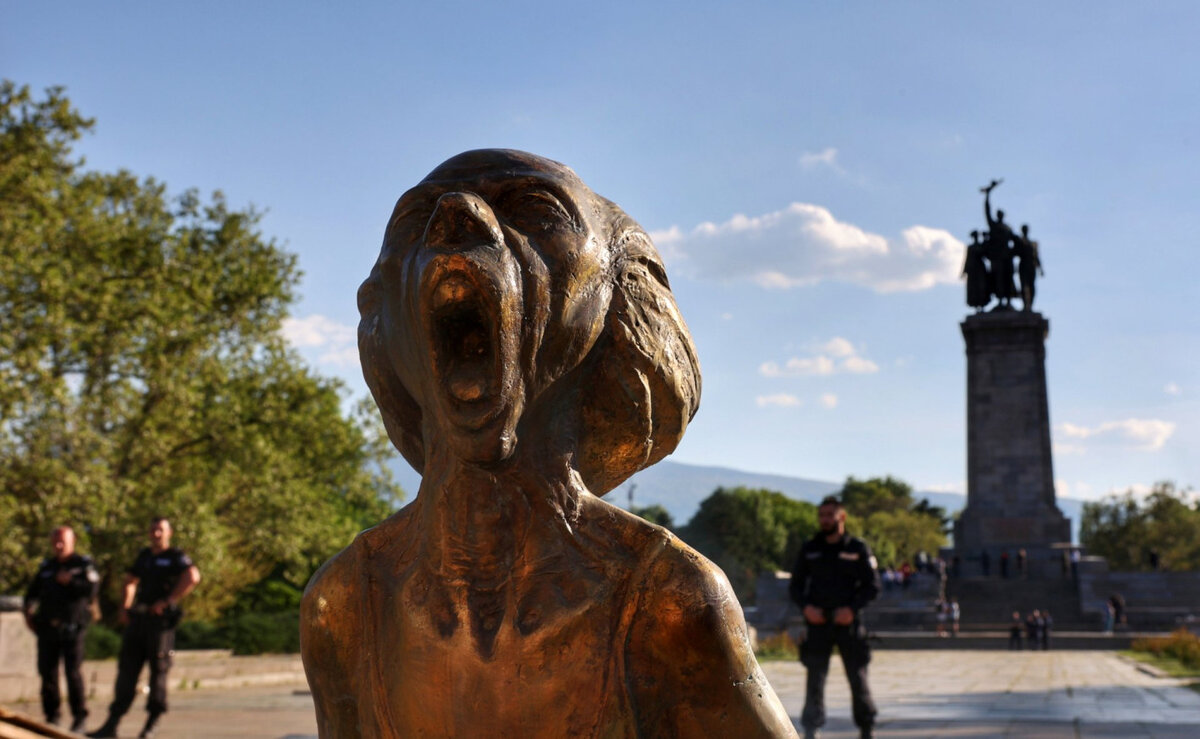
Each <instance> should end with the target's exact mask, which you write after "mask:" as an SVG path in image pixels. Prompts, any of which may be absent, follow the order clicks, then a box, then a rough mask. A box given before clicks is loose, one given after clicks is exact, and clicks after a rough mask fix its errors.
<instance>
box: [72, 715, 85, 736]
mask: <svg viewBox="0 0 1200 739" xmlns="http://www.w3.org/2000/svg"><path fill="white" fill-rule="evenodd" d="M85 724H87V714H86V713H81V714H79V715H78V716H76V717H75V718H74V720H72V721H71V733H72V734H78V733H79V732H81V731H83V727H84V725H85Z"/></svg>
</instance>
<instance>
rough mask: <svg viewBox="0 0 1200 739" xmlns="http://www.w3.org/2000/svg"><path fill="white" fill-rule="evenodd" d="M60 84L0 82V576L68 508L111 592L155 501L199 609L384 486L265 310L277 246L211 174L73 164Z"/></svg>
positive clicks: (334, 403) (383, 452) (339, 394)
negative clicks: (155, 174) (180, 175)
mask: <svg viewBox="0 0 1200 739" xmlns="http://www.w3.org/2000/svg"><path fill="white" fill-rule="evenodd" d="M91 126H92V121H91V120H89V119H87V118H84V117H83V116H82V115H80V114H79V113H78V112H77V111H76V110H75V109H74V108H72V107H71V105H70V102H69V101H68V99H67V98H66V97H65V95H64V94H63V91H62V90H61V89H60V88H52V89H50V90H48V91H47V92H46V96H45V97H44V98H42V99H35V98H34V96H32V95H31V94H30V92H29V89H28V88H27V87H17V86H16V85H14V84H13V83H11V82H4V83H3V84H2V85H0V264H2V265H3V268H2V269H0V322H2V325H3V330H0V531H3V532H4V533H5V535H4V537H0V590H7V591H13V590H16V589H18V588H20V586H21V584H22V581H23V580H24V578H25V577H26V576H27V575H28V573H29V571H30V568H31V566H32V564H31V563H32V562H33V561H35V560H36V558H38V557H40V556H42V555H43V554H44V552H45V547H46V544H45V540H46V535H47V532H48V531H49V530H50V528H51V527H53V526H55V525H58V524H62V523H69V524H72V525H74V526H75V528H76V530H77V532H78V534H79V538H80V548H81V549H82V550H83V551H88V552H91V553H93V554H94V555H95V556H96V558H97V560H98V563H99V565H100V568H101V571H102V572H103V574H104V577H105V581H106V593H107V594H108V595H109V597H112V596H113V595H115V590H116V585H117V582H118V581H119V579H120V573H121V571H122V569H123V568H124V566H125V565H126V564H127V563H128V562H130V561H132V559H133V556H134V554H135V553H136V552H137V550H138V549H139V548H140V547H142V546H144V545H145V535H144V532H145V530H146V528H147V527H148V524H149V520H150V518H151V517H152V516H153V515H167V516H170V517H171V518H172V521H173V523H174V526H175V530H176V540H177V541H178V543H179V544H180V545H181V546H184V547H185V548H186V549H188V551H189V552H191V553H192V555H193V557H194V558H195V559H196V560H197V562H198V564H199V565H200V568H201V570H202V571H203V572H204V574H205V578H204V581H203V583H202V584H201V586H200V589H199V590H198V592H197V594H196V595H195V596H193V597H192V599H190V605H191V610H192V611H193V612H194V613H196V614H197V615H209V616H211V615H214V614H215V613H217V612H218V611H219V610H220V609H221V608H222V607H224V606H225V605H226V604H228V603H229V602H231V600H232V598H233V595H234V593H236V592H237V591H238V589H240V588H241V587H243V586H245V585H247V584H249V583H253V582H257V581H259V580H261V579H263V578H264V577H265V576H266V575H267V574H268V573H271V572H272V571H274V570H275V569H276V568H277V567H278V566H280V565H282V566H283V568H284V572H286V573H287V577H288V578H289V579H290V580H291V581H292V582H293V583H294V584H297V585H302V584H303V582H304V581H305V579H306V578H307V577H308V575H309V574H310V573H311V571H312V570H313V568H314V567H315V566H316V565H317V564H319V563H320V562H321V561H323V560H324V559H325V558H327V557H328V556H329V555H331V554H332V553H333V552H335V551H337V550H338V549H339V548H341V547H343V546H345V544H346V543H348V541H349V540H350V539H351V537H352V536H353V535H354V534H355V533H356V532H357V531H358V530H360V529H362V528H363V527H365V526H367V525H370V524H372V523H374V522H376V521H377V520H379V519H380V518H381V517H383V516H384V515H386V514H387V512H388V511H389V510H391V508H392V507H393V506H394V504H395V502H397V501H398V500H399V497H400V495H401V492H400V490H399V489H398V488H397V487H396V486H395V484H394V483H393V481H392V479H391V477H390V475H389V473H388V472H387V469H386V467H385V466H384V465H383V462H384V460H385V458H386V457H387V456H388V455H389V454H390V453H391V452H390V449H389V447H388V446H387V443H386V440H385V438H384V436H383V434H382V433H381V424H380V423H379V422H378V419H377V415H376V414H375V413H374V412H373V410H368V409H367V408H366V407H364V406H361V405H360V406H359V407H358V408H356V409H355V410H354V412H353V413H350V414H347V413H346V412H344V410H343V395H344V389H343V388H342V386H341V385H340V384H339V383H338V382H337V381H334V380H329V379H324V378H321V377H318V376H315V375H314V374H312V373H311V371H310V370H308V369H307V368H306V367H305V366H304V365H303V363H302V362H301V361H300V359H299V357H298V356H297V355H296V354H295V353H294V352H292V351H291V350H290V349H289V348H288V347H287V346H286V345H285V343H284V341H283V340H282V338H281V336H280V333H279V328H280V324H281V321H282V320H283V318H284V317H285V316H286V315H287V309H288V306H289V305H290V304H291V302H292V300H293V297H294V293H293V291H294V288H295V285H296V282H297V280H298V279H299V272H298V270H297V268H296V260H295V257H294V256H292V255H290V254H288V253H286V252H285V251H283V250H282V249H280V248H279V247H278V245H277V244H276V243H275V242H274V241H272V240H270V239H268V238H265V237H264V236H263V235H262V234H261V233H260V232H259V230H258V227H257V224H258V220H259V214H258V213H257V212H255V211H254V210H253V209H248V210H235V209H231V208H230V207H229V206H228V205H227V204H226V202H225V200H224V198H223V197H222V196H221V195H220V193H216V194H214V195H213V197H212V198H211V200H209V201H208V202H203V201H202V200H201V198H200V197H198V196H197V194H196V193H195V192H185V193H184V194H183V195H182V196H180V197H177V198H174V199H169V198H168V197H167V195H166V191H165V188H164V187H163V185H161V184H159V183H157V182H155V181H154V180H153V179H144V180H139V179H138V178H136V177H135V176H133V175H132V174H130V173H128V172H125V171H119V172H115V173H101V172H92V171H85V170H84V169H83V162H82V160H78V159H75V158H73V153H72V148H71V147H72V144H73V142H75V141H76V140H77V139H78V138H79V137H80V136H81V135H82V134H83V133H84V132H86V131H88V130H89V129H90V128H91Z"/></svg>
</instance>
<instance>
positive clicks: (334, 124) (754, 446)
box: [0, 2, 1200, 497]
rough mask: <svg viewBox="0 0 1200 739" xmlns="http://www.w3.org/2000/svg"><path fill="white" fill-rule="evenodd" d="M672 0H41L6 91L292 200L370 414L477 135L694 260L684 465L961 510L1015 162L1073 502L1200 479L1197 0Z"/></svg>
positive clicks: (319, 362) (292, 244) (288, 215)
mask: <svg viewBox="0 0 1200 739" xmlns="http://www.w3.org/2000/svg"><path fill="white" fill-rule="evenodd" d="M646 6H647V4H645V3H636V4H635V3H606V4H600V3H592V4H586V5H584V4H570V3H561V2H558V3H523V2H516V3H506V4H499V3H489V4H484V3H479V4H477V5H472V4H466V3H456V4H451V3H412V4H409V5H408V6H405V5H401V4H397V3H376V4H371V3H359V4H356V5H355V6H353V7H352V8H350V9H345V8H334V7H333V5H332V4H327V5H321V4H304V3H288V4H284V3H206V4H203V5H200V4H195V5H190V6H181V5H176V4H151V3H125V4H120V5H95V4H92V5H82V4H60V3H51V2H41V3H22V4H16V3H14V4H9V5H8V6H7V7H6V13H5V16H6V21H5V23H3V24H0V75H3V76H4V77H8V78H11V79H13V80H15V81H17V82H19V83H27V84H30V85H32V86H34V87H35V88H41V87H45V86H48V85H52V84H61V85H65V86H66V87H67V89H68V93H69V95H70V96H71V98H72V99H73V100H74V101H75V103H76V104H77V105H78V106H79V107H80V108H81V109H82V110H83V111H84V112H85V113H86V114H88V115H92V116H95V117H96V118H97V121H98V125H97V128H96V131H95V134H94V135H92V136H89V137H88V138H87V139H86V140H84V141H83V142H82V144H81V146H80V151H81V152H82V153H84V154H85V155H86V156H87V158H88V164H89V166H92V167H95V168H98V169H104V170H112V169H116V168H119V167H124V168H128V169H130V170H132V171H134V172H137V173H139V174H144V175H153V176H155V177H157V178H159V179H161V180H163V181H165V182H166V183H167V184H168V186H169V187H170V188H171V190H172V191H174V192H179V191H181V190H183V189H185V188H188V187H197V188H199V189H200V190H202V191H211V190H214V189H221V190H223V191H224V192H225V193H226V194H227V196H228V197H229V199H230V201H231V202H232V203H233V204H236V205H246V204H251V203H253V204H254V205H256V206H258V207H261V208H265V209H267V216H266V218H265V219H264V221H263V228H264V231H265V232H266V233H267V234H269V235H271V236H273V237H275V238H277V239H278V240H279V241H280V242H281V243H283V244H285V245H286V246H287V248H289V249H290V250H292V251H294V252H296V253H297V254H299V256H300V265H301V267H302V269H303V270H304V271H305V273H306V274H305V277H304V281H303V283H302V286H301V293H302V299H301V300H300V302H299V303H298V305H297V306H296V310H295V316H294V318H295V322H294V323H292V324H289V327H288V331H289V336H291V337H292V339H293V340H294V341H295V342H296V344H297V345H298V347H299V348H300V350H301V352H302V353H303V354H304V356H305V357H306V358H307V359H308V360H309V361H310V362H311V363H313V365H314V366H315V367H316V368H317V369H318V370H319V371H321V372H324V373H327V374H336V375H339V376H342V377H345V378H346V379H347V381H348V383H349V384H350V386H351V388H352V389H353V392H355V393H362V392H365V388H364V385H363V383H362V381H361V379H360V377H359V374H358V367H357V363H356V361H357V360H356V358H355V352H354V349H353V330H352V327H353V326H354V325H355V323H356V322H357V314H356V310H355V305H354V294H355V289H356V288H357V285H358V283H359V282H360V281H361V280H362V278H363V277H365V276H366V274H367V271H368V270H369V269H370V266H371V264H372V263H373V261H374V259H375V257H376V255H377V252H378V247H379V243H380V239H381V236H382V232H383V226H384V223H385V220H386V218H387V216H388V214H389V213H390V210H391V207H392V205H393V203H394V202H395V200H396V198H397V197H399V195H400V194H401V193H402V192H403V191H404V190H405V189H407V188H408V187H410V186H411V185H413V184H415V183H416V182H417V181H418V180H419V179H420V178H421V177H423V176H424V174H425V173H426V172H428V171H429V170H430V169H432V168H433V167H434V166H435V165H437V164H438V163H439V162H441V161H442V160H444V159H446V158H447V157H449V156H451V155H453V154H456V153H458V152H460V151H463V150H466V149H472V148H479V147H488V146H501V147H510V148H519V149H526V150H528V151H532V152H535V153H538V154H542V155H544V156H549V157H551V158H554V159H557V160H559V161H562V162H564V163H566V164H568V165H569V166H571V167H572V168H574V169H575V171H576V172H578V173H579V174H580V176H581V177H582V178H583V179H584V181H585V182H587V183H588V184H589V185H591V186H592V188H593V189H595V190H596V191H597V192H599V193H601V194H602V195H605V196H606V197H608V198H610V199H612V200H614V201H616V202H617V203H618V204H620V205H621V206H623V207H624V208H625V210H626V211H627V212H629V213H630V214H631V215H632V216H633V217H634V218H636V219H637V220H638V221H639V222H640V223H641V224H642V225H643V226H645V227H646V228H647V229H648V230H650V231H651V232H652V233H653V234H654V235H655V236H656V239H657V241H658V243H659V246H660V250H661V251H662V252H663V253H664V256H665V257H666V259H667V264H668V271H669V273H670V275H671V278H672V284H673V286H674V287H675V291H676V297H677V299H678V301H679V304H680V307H681V310H682V311H683V314H684V316H685V318H686V319H687V321H688V323H689V325H690V327H691V329H692V333H693V336H694V338H695V340H696V344H697V347H698V349H699V352H700V360H701V364H702V366H703V370H704V383H705V384H704V397H703V400H702V403H701V409H700V413H699V415H698V416H697V417H696V420H695V421H694V423H693V425H692V427H691V428H690V429H689V432H688V436H687V438H686V439H685V440H684V442H683V444H682V445H681V447H680V448H679V450H678V452H677V453H676V458H677V459H679V460H680V461H684V462H693V463H702V464H720V465H726V466H731V467H738V468H742V469H747V470H752V471H760V472H773V473H782V474H791V475H798V476H804V477H814V478H819V479H831V480H837V479H841V478H842V477H844V476H846V475H850V474H853V475H857V476H866V475H875V474H893V475H897V476H900V477H902V478H904V479H906V480H908V481H910V482H912V483H913V484H914V485H916V486H917V487H919V488H926V489H942V490H960V491H961V490H963V488H964V486H965V482H964V480H965V465H966V460H965V446H966V445H965V409H964V395H965V358H964V354H963V344H962V338H961V335H960V333H959V328H958V322H959V321H960V320H961V319H962V318H963V317H964V316H965V315H966V314H967V308H966V306H965V304H964V302H963V285H962V283H961V282H959V281H957V279H956V274H957V271H958V267H959V264H960V262H959V260H960V258H961V242H962V241H964V240H966V238H967V234H968V233H969V232H970V231H971V230H972V229H975V228H982V227H983V223H982V220H983V217H982V213H981V205H982V202H981V196H980V195H979V193H978V188H979V186H981V185H983V184H985V183H986V182H987V181H988V180H990V179H991V178H993V177H1003V178H1004V180H1005V181H1004V184H1003V185H1001V186H1000V187H999V188H998V189H997V190H996V191H995V193H994V202H995V204H996V205H997V206H999V207H1001V208H1003V209H1005V210H1006V212H1007V213H1008V214H1009V218H1010V220H1012V221H1015V222H1016V223H1029V224H1031V229H1032V235H1033V237H1034V238H1036V239H1037V240H1038V241H1039V242H1040V244H1041V252H1042V259H1043V262H1044V264H1045V269H1046V277H1045V279H1044V280H1043V281H1041V282H1040V283H1039V286H1038V287H1039V294H1038V301H1037V308H1038V309H1039V310H1040V311H1042V312H1043V313H1044V314H1045V315H1046V316H1047V317H1048V318H1049V319H1050V322H1051V331H1050V336H1049V339H1048V342H1047V373H1048V380H1049V388H1050V413H1051V421H1052V424H1053V437H1054V442H1055V446H1056V452H1057V453H1056V456H1055V477H1056V478H1057V479H1058V480H1059V485H1060V491H1062V492H1065V493H1067V494H1070V495H1072V496H1076V497H1096V496H1099V495H1101V494H1103V493H1105V492H1107V491H1109V490H1111V489H1125V488H1128V487H1130V486H1145V485H1148V484H1149V483H1152V482H1153V481H1155V480H1159V479H1174V480H1176V481H1177V482H1179V483H1181V484H1192V485H1196V484H1200V456H1198V455H1196V454H1193V453H1191V452H1192V451H1193V450H1195V449H1196V448H1197V445H1198V443H1200V431H1198V430H1197V427H1196V419H1197V418H1200V413H1198V411H1200V402H1198V400H1197V399H1198V398H1200V369H1198V367H1200V318H1198V317H1197V311H1196V302H1197V301H1196V298H1197V295H1198V294H1200V291H1198V290H1197V289H1196V279H1197V274H1198V272H1200V258H1197V247H1198V246H1200V243H1198V242H1200V238H1198V237H1197V228H1196V227H1194V226H1191V223H1190V221H1191V220H1192V219H1193V218H1195V217H1196V214H1197V210H1198V209H1197V200H1198V196H1200V174H1198V172H1200V149H1198V146H1200V142H1198V138H1200V45H1197V44H1196V42H1195V35H1196V31H1197V29H1200V5H1196V4H1193V3H1185V2H1161V3H1155V4H1150V5H1145V6H1143V5H1135V4H1132V3H1108V2H1086V3H1083V2H1069V3H1054V4H1046V3H1020V2H1017V3H1005V4H998V3H953V4H951V3H899V2H888V3H875V4H870V5H867V4H855V3H762V2H759V3H742V4H739V5H737V6H736V7H735V6H734V5H733V4H727V3H721V4H718V3H695V2H693V3H688V4H682V3H670V4H661V5H658V6H651V7H646ZM1047 6H1049V7H1047ZM702 224H710V225H709V226H707V227H705V226H702ZM1189 226H1191V227H1189Z"/></svg>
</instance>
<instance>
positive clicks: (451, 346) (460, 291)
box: [433, 276, 493, 403]
mask: <svg viewBox="0 0 1200 739" xmlns="http://www.w3.org/2000/svg"><path fill="white" fill-rule="evenodd" d="M433 299H434V306H433V308H434V312H433V339H434V356H435V357H436V361H437V364H438V371H439V372H438V374H439V375H440V376H441V377H442V380H443V382H444V383H445V387H446V389H447V390H448V391H449V393H450V396H451V397H453V398H454V399H455V400H458V401H461V402H463V403H474V402H476V401H479V400H482V399H483V398H484V396H485V395H487V390H488V383H489V379H490V377H489V375H490V371H491V369H492V356H493V353H492V331H491V327H490V326H489V325H488V323H489V321H487V318H486V315H485V310H484V306H483V305H482V301H480V300H479V295H478V293H477V291H476V290H475V288H474V286H473V285H471V284H470V283H469V282H467V281H465V280H463V279H462V278H460V277H457V276H455V277H450V278H448V279H446V280H443V281H442V283H441V284H440V285H438V286H437V289H436V290H435V292H434V298H433Z"/></svg>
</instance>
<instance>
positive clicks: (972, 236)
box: [971, 229, 979, 244]
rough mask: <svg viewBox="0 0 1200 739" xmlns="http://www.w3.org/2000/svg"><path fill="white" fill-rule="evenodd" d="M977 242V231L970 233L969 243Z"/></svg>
mask: <svg viewBox="0 0 1200 739" xmlns="http://www.w3.org/2000/svg"><path fill="white" fill-rule="evenodd" d="M978 241H979V230H978V229H976V230H974V231H972V232H971V243H972V244H974V243H976V242H978Z"/></svg>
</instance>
